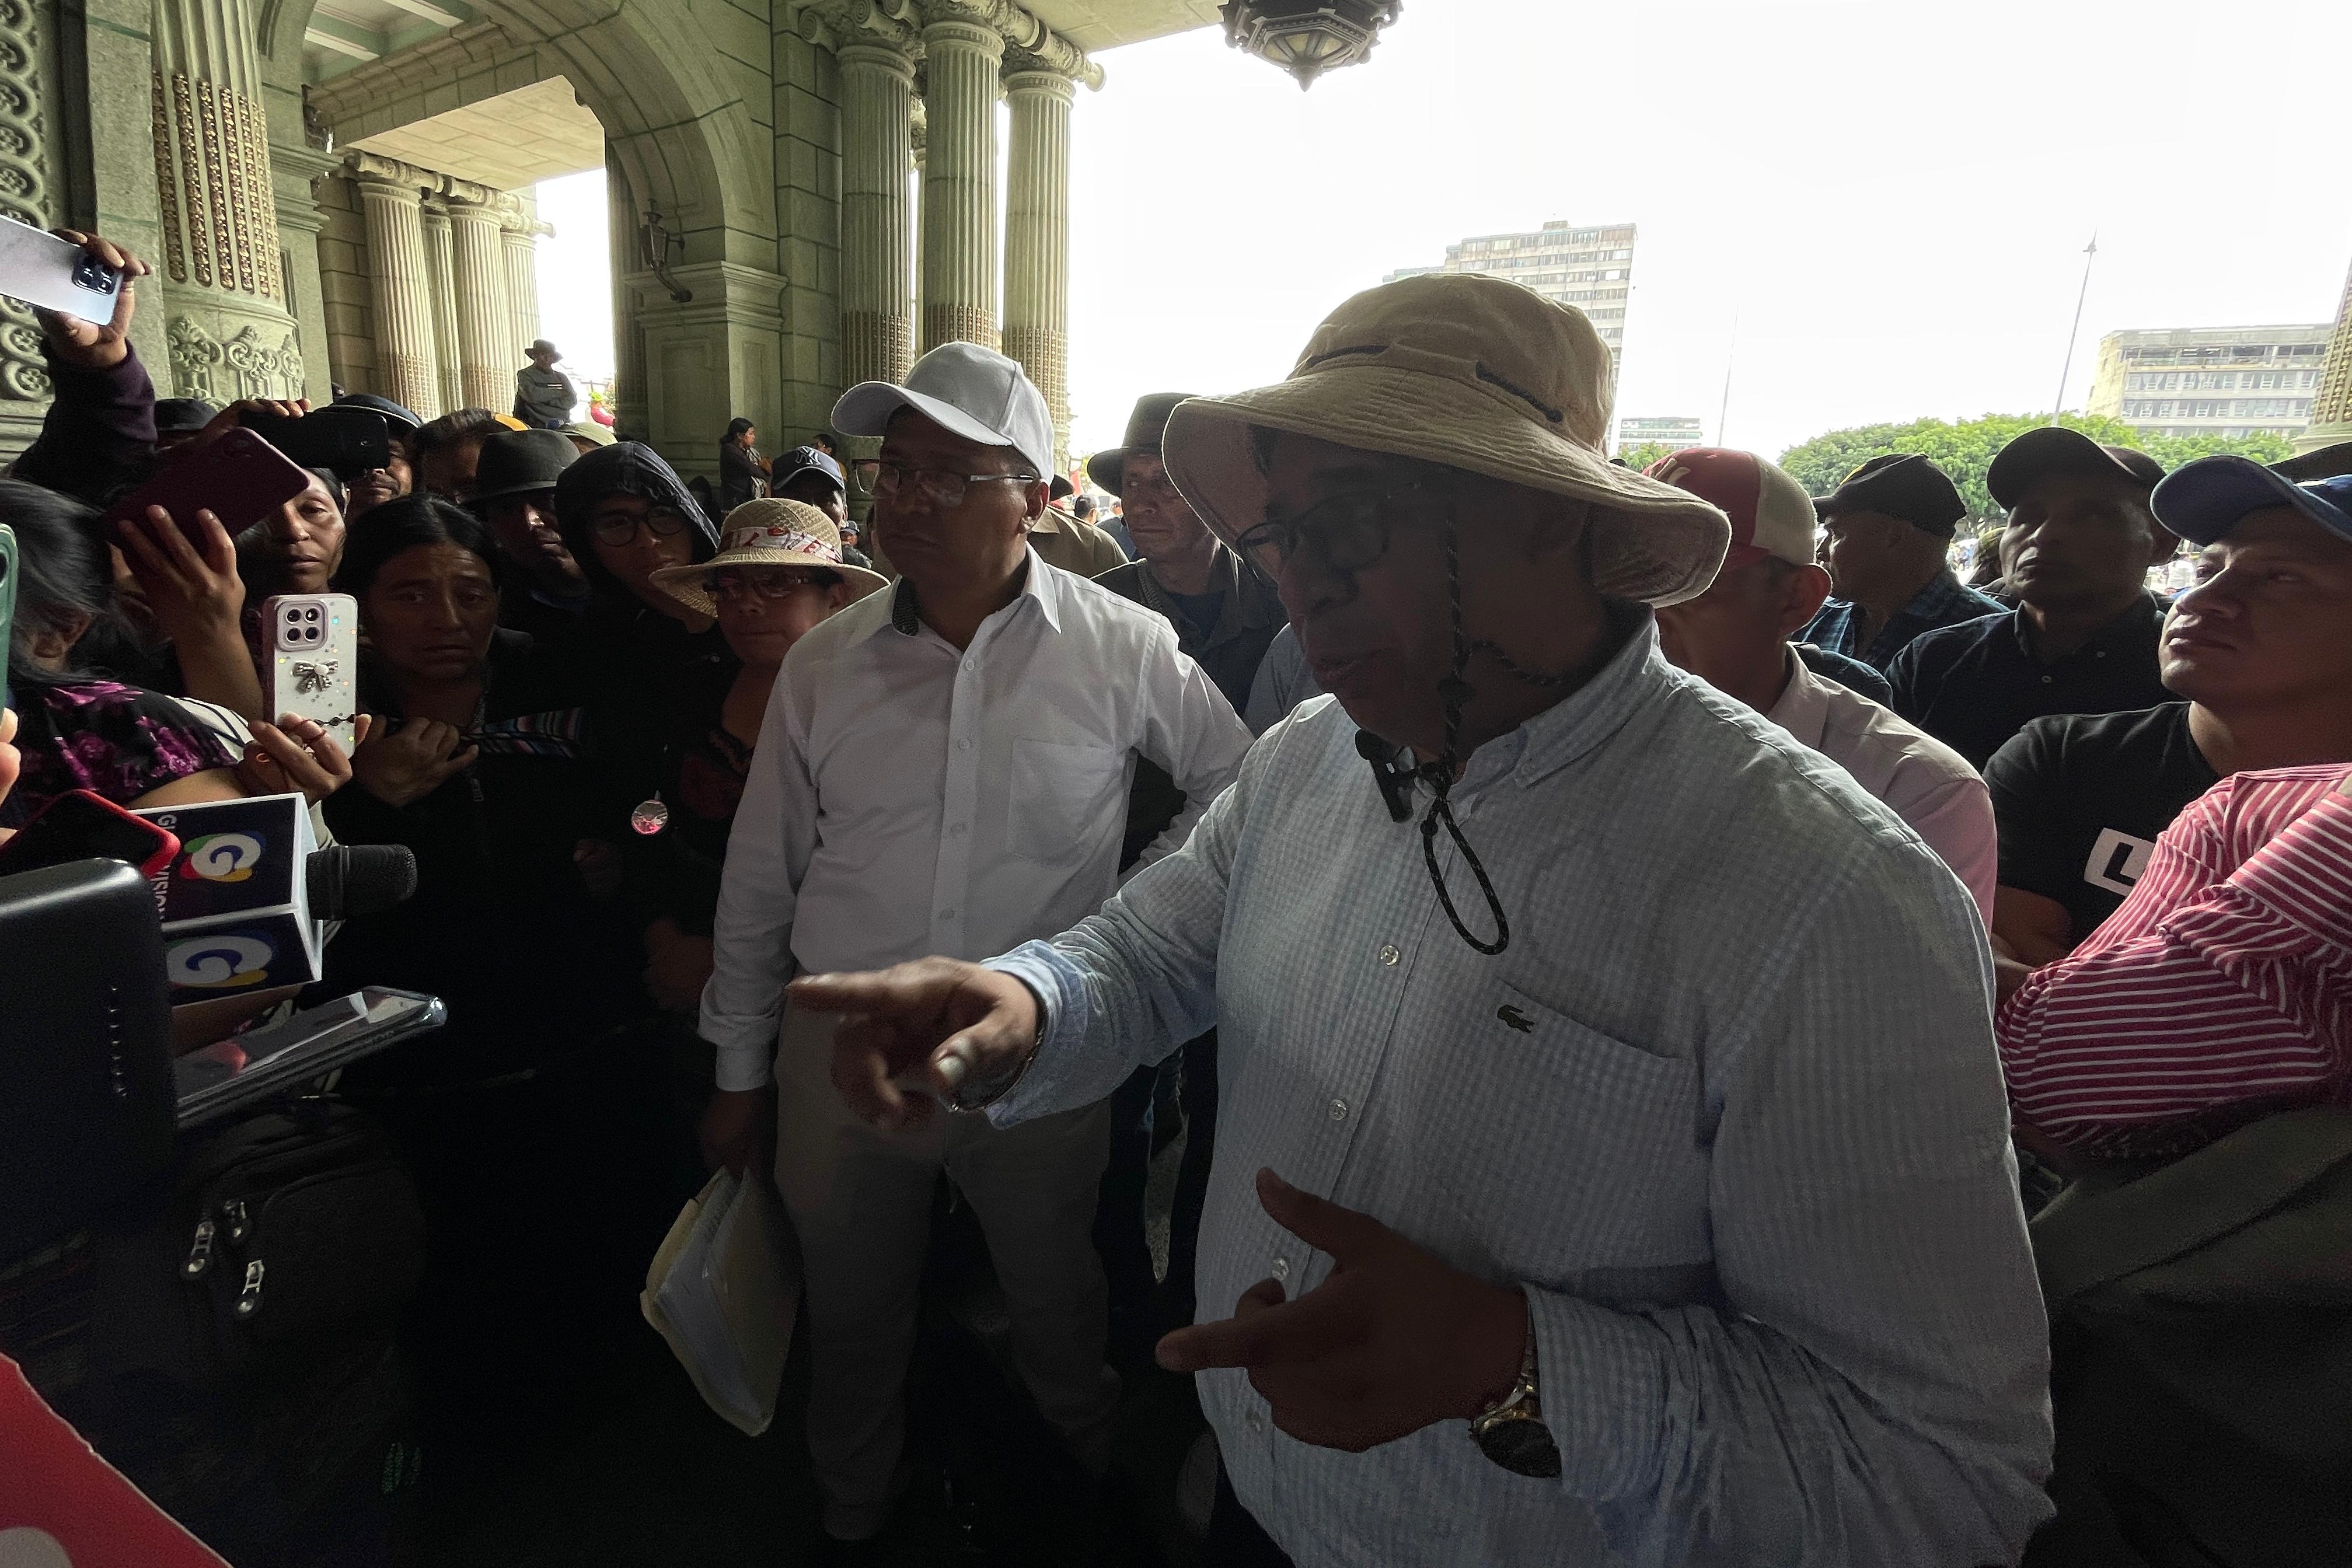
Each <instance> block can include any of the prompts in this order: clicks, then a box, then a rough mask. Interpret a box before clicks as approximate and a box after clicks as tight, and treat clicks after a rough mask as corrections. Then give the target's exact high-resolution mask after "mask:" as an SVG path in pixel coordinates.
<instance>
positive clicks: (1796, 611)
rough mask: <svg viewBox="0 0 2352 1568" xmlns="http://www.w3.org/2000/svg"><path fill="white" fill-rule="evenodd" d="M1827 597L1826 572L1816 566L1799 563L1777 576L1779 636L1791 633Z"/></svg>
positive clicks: (1827, 576) (1820, 609)
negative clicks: (1799, 564)
mask: <svg viewBox="0 0 2352 1568" xmlns="http://www.w3.org/2000/svg"><path fill="white" fill-rule="evenodd" d="M1829 596H1830V574H1829V573H1828V572H1827V571H1825V570H1822V568H1820V567H1818V566H1801V567H1798V568H1797V569H1796V570H1793V571H1790V572H1784V573H1782V574H1781V578H1780V635H1781V636H1782V637H1783V638H1786V637H1789V636H1791V635H1793V634H1794V633H1795V632H1797V630H1798V629H1799V628H1801V627H1802V626H1804V625H1805V624H1806V623H1807V622H1810V621H1811V620H1812V618H1813V617H1814V616H1816V615H1819V614H1820V613H1821V612H1822V603H1823V602H1824V601H1827V600H1828V598H1829Z"/></svg>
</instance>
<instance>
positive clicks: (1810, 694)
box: [1765, 648, 1830, 751]
mask: <svg viewBox="0 0 2352 1568" xmlns="http://www.w3.org/2000/svg"><path fill="white" fill-rule="evenodd" d="M1782 656H1783V657H1784V658H1786V659H1787V660H1788V669H1789V684H1788V685H1785V686H1783V687H1781V688H1780V701H1779V702H1776V703H1774V704H1773V705H1772V711H1771V712H1769V713H1768V714H1766V715H1765V717H1766V718H1769V719H1770V720H1771V721H1772V722H1773V723H1774V724H1777V725H1779V726H1780V727H1781V728H1782V729H1785V730H1787V731H1788V732H1789V733H1790V735H1793V736H1795V737H1797V739H1798V741H1799V743H1800V744H1801V745H1805V746H1810V747H1813V748H1814V749H1815V750H1817V751H1818V750H1819V749H1821V744H1822V731H1823V730H1824V729H1826V728H1827V727H1828V722H1829V711H1830V704H1829V692H1828V690H1827V688H1826V685H1825V684H1824V683H1823V682H1822V678H1821V677H1820V676H1818V675H1816V674H1813V672H1812V670H1811V667H1810V666H1808V665H1807V664H1806V663H1805V661H1804V660H1802V659H1801V658H1799V657H1797V651H1796V650H1795V649H1794V648H1790V649H1788V650H1787V651H1786V653H1784V654H1783V655H1782Z"/></svg>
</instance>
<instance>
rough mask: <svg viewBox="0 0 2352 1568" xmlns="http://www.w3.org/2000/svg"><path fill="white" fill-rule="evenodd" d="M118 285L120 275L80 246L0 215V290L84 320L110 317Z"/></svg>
mask: <svg viewBox="0 0 2352 1568" xmlns="http://www.w3.org/2000/svg"><path fill="white" fill-rule="evenodd" d="M121 287H122V277H121V274H120V273H117V272H116V271H115V270H114V269H113V268H112V267H107V266H105V265H103V264H102V263H100V261H99V260H98V259H97V258H96V257H94V256H91V255H90V254H89V252H88V251H85V250H84V249H82V247H81V246H78V245H75V244H72V243H71V242H69V241H67V240H61V239H59V238H58V236H57V235H53V234H51V233H49V232H48V231H47V230H46V229H37V228H34V227H33V226H32V225H29V224H20V223H18V222H17V221H16V219H14V218H7V217H0V294H5V295H7V296H8V297H9V298H14V299H21V300H23V301H24V302H25V303H26V304H27V305H37V306H39V307H40V308H42V309H44V310H62V311H64V312H65V313H66V314H67V315H68V316H79V318H81V319H83V320H85V321H110V320H112V319H114V303H115V298H116V291H117V290H118V289H120V288H121Z"/></svg>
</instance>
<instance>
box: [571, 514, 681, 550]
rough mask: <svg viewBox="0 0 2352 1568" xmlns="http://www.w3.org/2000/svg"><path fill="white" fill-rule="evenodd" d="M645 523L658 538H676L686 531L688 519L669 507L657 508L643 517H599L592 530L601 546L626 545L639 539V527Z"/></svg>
mask: <svg viewBox="0 0 2352 1568" xmlns="http://www.w3.org/2000/svg"><path fill="white" fill-rule="evenodd" d="M639 523H643V524H644V525H645V526H646V528H648V529H649V530H651V531H652V533H653V534H654V536H655V537H656V538H665V539H667V538H677V536H678V535H679V534H682V533H684V532H685V531H686V518H685V517H684V516H683V515H682V514H680V513H677V512H673V511H671V510H670V509H669V508H668V507H654V508H653V509H652V510H651V511H649V512H647V513H646V515H645V516H644V517H631V516H629V515H627V514H626V513H620V514H616V515H614V516H612V517H598V518H597V519H596V520H595V521H594V522H593V523H592V524H590V525H589V526H590V528H592V529H593V532H594V533H595V535H596V541H597V542H598V543H599V544H608V545H625V544H627V543H628V542H629V541H630V540H631V539H633V538H636V537H637V525H638V524H639Z"/></svg>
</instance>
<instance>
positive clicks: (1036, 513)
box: [1023, 479, 1054, 523]
mask: <svg viewBox="0 0 2352 1568" xmlns="http://www.w3.org/2000/svg"><path fill="white" fill-rule="evenodd" d="M1053 498H1054V487H1053V485H1052V483H1051V482H1050V481H1047V480H1045V479H1040V480H1038V481H1037V482H1036V483H1035V484H1034V485H1032V486H1029V489H1028V493H1027V501H1028V508H1027V510H1026V511H1025V512H1024V514H1023V515H1024V517H1026V518H1027V520H1028V521H1030V522H1033V523H1034V522H1035V521H1036V520H1037V519H1038V518H1040V517H1044V516H1045V507H1046V506H1047V505H1048V504H1049V503H1050V502H1051V501H1052V500H1053Z"/></svg>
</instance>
